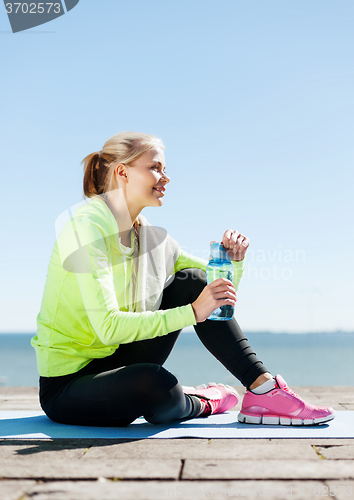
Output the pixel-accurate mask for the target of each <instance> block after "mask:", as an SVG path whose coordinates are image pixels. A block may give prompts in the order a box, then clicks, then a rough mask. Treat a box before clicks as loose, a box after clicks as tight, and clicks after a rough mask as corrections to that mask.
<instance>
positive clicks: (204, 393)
mask: <svg viewBox="0 0 354 500" xmlns="http://www.w3.org/2000/svg"><path fill="white" fill-rule="evenodd" d="M182 389H183V392H184V393H185V394H189V395H190V396H197V397H199V398H200V399H203V400H204V401H207V402H208V403H209V406H210V410H211V412H210V413H209V415H213V414H214V413H224V412H225V411H227V410H230V408H233V407H234V406H236V405H237V403H238V401H239V398H240V397H239V395H238V392H237V391H236V389H234V388H233V387H231V386H229V385H223V384H215V382H210V383H209V384H208V386H206V385H205V384H203V385H198V386H197V387H183V386H182Z"/></svg>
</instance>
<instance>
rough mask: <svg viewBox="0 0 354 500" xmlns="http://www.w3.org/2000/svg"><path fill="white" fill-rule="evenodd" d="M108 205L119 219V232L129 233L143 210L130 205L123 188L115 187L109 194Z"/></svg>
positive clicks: (122, 233)
mask: <svg viewBox="0 0 354 500" xmlns="http://www.w3.org/2000/svg"><path fill="white" fill-rule="evenodd" d="M106 203H107V206H108V208H109V209H110V211H111V212H112V214H113V216H114V218H115V219H116V221H117V224H118V228H119V234H120V235H128V233H129V232H130V230H131V229H132V227H133V225H134V221H135V219H136V218H137V217H138V215H139V214H140V212H141V210H139V209H137V208H134V207H128V204H127V201H126V199H125V196H124V192H123V189H115V190H114V191H111V192H110V193H109V195H108V196H107V201H106Z"/></svg>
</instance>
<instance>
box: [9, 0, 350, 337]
mask: <svg viewBox="0 0 354 500" xmlns="http://www.w3.org/2000/svg"><path fill="white" fill-rule="evenodd" d="M353 15H354V4H353V2H352V0H341V1H340V2H333V0H331V1H328V0H321V2H314V1H312V2H309V1H305V0H296V1H295V0H289V1H287V2H284V1H283V0H267V1H264V0H253V1H252V2H245V1H240V0H222V2H215V1H210V0H193V1H192V2H191V1H190V0H168V1H166V0H150V1H148V0H130V1H129V2H120V1H105V0H101V1H100V2H97V1H93V0H81V1H80V2H79V4H78V5H77V6H76V7H75V8H74V9H73V10H71V11H70V12H69V13H67V14H65V15H64V16H62V17H60V18H58V19H56V20H54V21H52V22H50V23H48V24H45V25H41V26H38V27H36V28H33V29H31V30H28V31H24V32H20V33H16V34H13V33H11V30H10V24H9V21H8V19H7V16H6V12H5V9H1V8H0V51H1V52H0V54H1V69H2V71H1V74H2V76H1V80H0V88H1V94H0V95H1V97H0V99H1V118H2V119H1V122H0V127H1V135H0V137H1V178H2V185H3V192H2V204H3V210H2V215H1V236H2V237H1V243H2V244H1V250H0V251H1V258H2V263H3V265H2V278H1V282H0V300H1V303H0V332H32V331H33V332H34V331H35V329H36V316H37V314H38V312H39V308H40V303H41V298H42V293H43V288H44V284H45V279H46V273H47V266H48V263H49V258H50V254H51V252H52V247H53V245H54V242H55V238H56V234H55V221H56V219H57V217H58V216H59V215H60V214H61V213H62V212H64V211H65V210H67V209H68V208H69V207H71V206H73V205H75V204H76V203H79V202H80V201H82V166H81V164H80V162H81V160H82V159H83V158H84V157H85V156H86V155H87V154H89V153H91V152H93V151H97V150H100V149H101V148H102V146H103V144H104V142H105V141H106V140H107V139H108V138H109V137H111V136H112V135H114V134H115V133H118V132H121V131H124V130H135V131H141V132H145V133H150V134H153V135H157V136H159V137H160V138H161V139H162V140H163V141H164V144H165V146H166V150H165V156H166V165H167V168H166V171H167V173H168V175H169V176H170V178H171V182H170V183H169V185H168V189H167V191H166V194H165V197H164V204H163V206H162V207H161V208H147V209H145V210H144V211H143V213H144V215H145V216H146V217H147V218H148V220H149V222H150V223H152V224H154V225H158V226H161V227H164V228H165V229H167V230H168V232H169V233H170V234H171V236H172V237H173V238H175V239H176V240H177V241H178V242H179V244H180V246H181V247H182V248H183V249H184V250H186V251H187V252H189V253H193V254H195V255H197V256H199V257H204V258H208V250H209V243H210V241H211V240H221V238H222V235H223V233H224V231H225V230H226V229H228V228H231V229H237V230H239V231H240V232H242V233H243V234H245V235H247V236H248V237H249V239H250V242H251V244H250V250H249V253H248V256H247V261H246V270H245V275H244V278H243V280H242V282H241V285H240V288H239V291H238V294H237V296H238V302H237V305H236V310H235V315H236V317H237V319H238V321H239V323H240V325H241V327H242V328H243V330H245V331H250V330H251V331H257V330H258V331H259V330H262V331H263V330H267V331H274V332H306V331H308V332H311V331H333V330H345V331H354V318H353V314H352V302H353V291H354V285H353V283H354V272H353V265H352V261H353V243H354V241H353V240H354V232H353V213H354V210H353V208H354V206H353V205H354V202H353V196H352V191H353V184H354V179H353V177H354V175H353V159H354V154H353V131H354V130H353V129H354V125H353V112H354V109H353V108H354V95H353V83H354V62H353V53H354V32H353V28H352V20H353Z"/></svg>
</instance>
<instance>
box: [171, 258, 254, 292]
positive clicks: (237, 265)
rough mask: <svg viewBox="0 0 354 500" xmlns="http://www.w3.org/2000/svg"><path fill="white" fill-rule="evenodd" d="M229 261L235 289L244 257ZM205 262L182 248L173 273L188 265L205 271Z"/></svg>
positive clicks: (243, 265)
mask: <svg viewBox="0 0 354 500" xmlns="http://www.w3.org/2000/svg"><path fill="white" fill-rule="evenodd" d="M231 262H232V264H233V266H234V279H233V285H234V287H235V290H236V291H237V290H238V287H239V284H240V281H241V278H242V275H243V271H244V269H245V259H243V260H241V261H239V262H236V261H235V260H232V261H231ZM207 264H208V261H207V260H205V259H201V258H200V257H195V256H194V255H190V254H188V253H186V252H185V251H184V250H180V253H179V255H178V259H177V261H176V263H175V266H174V269H173V273H177V272H178V271H181V270H182V269H188V268H190V267H196V268H197V269H202V270H203V271H205V270H206V266H207Z"/></svg>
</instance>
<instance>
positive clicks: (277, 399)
mask: <svg viewBox="0 0 354 500" xmlns="http://www.w3.org/2000/svg"><path fill="white" fill-rule="evenodd" d="M275 380H276V382H277V385H276V387H275V388H274V389H272V390H271V391H269V392H266V393H265V394H254V393H253V392H252V391H249V390H248V391H246V394H245V396H244V398H243V402H242V408H241V411H240V413H239V414H238V421H239V422H241V423H246V424H280V425H315V424H321V423H323V422H328V420H332V419H333V418H334V417H335V416H336V412H335V411H334V410H333V408H330V407H328V408H326V407H324V406H314V405H312V404H310V403H306V401H304V400H303V399H301V398H300V396H298V395H297V394H296V393H295V392H294V391H292V390H291V389H289V387H288V386H287V385H286V382H285V381H284V379H283V378H282V377H281V376H280V375H277V376H276V377H275Z"/></svg>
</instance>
